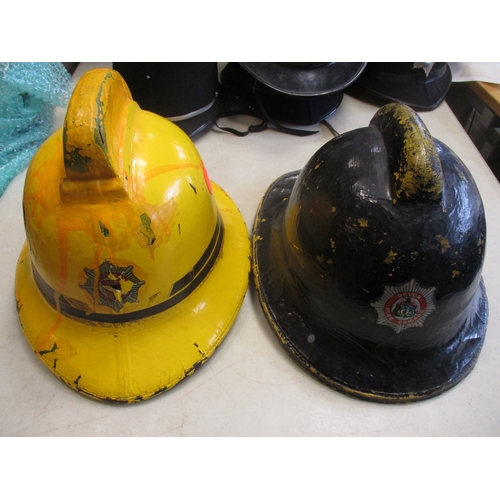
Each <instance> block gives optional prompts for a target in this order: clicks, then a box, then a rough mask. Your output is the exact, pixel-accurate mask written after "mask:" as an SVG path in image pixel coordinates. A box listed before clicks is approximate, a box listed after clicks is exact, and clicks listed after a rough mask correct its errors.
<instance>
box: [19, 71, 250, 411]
mask: <svg viewBox="0 0 500 500" xmlns="http://www.w3.org/2000/svg"><path fill="white" fill-rule="evenodd" d="M23 210H24V219H25V229H26V236H27V241H26V243H25V245H24V247H23V249H22V251H21V255H20V257H19V261H18V266H17V272H16V299H17V305H18V311H19V317H20V321H21V324H22V327H23V329H24V333H25V335H26V337H27V339H28V341H29V342H30V344H31V346H32V347H33V349H34V351H35V352H36V354H37V355H38V357H39V358H40V359H41V360H42V361H43V362H44V363H45V365H46V366H47V367H48V368H49V369H50V370H51V371H52V372H53V373H54V374H55V375H57V376H58V377H59V378H60V379H61V380H63V381H64V382H65V383H66V384H67V385H69V386H70V387H71V388H73V389H75V390H77V391H79V392H80V393H82V394H85V395H87V396H90V397H93V398H96V399H101V400H108V401H114V402H124V403H132V402H135V401H141V400H144V399H148V398H150V397H152V396H155V395H157V394H160V393H162V392H164V391H166V390H168V389H170V388H171V387H173V386H174V385H175V384H177V383H178V382H179V381H181V380H182V379H183V378H185V377H186V376H188V375H191V374H192V373H193V372H194V370H195V369H196V368H197V367H199V366H200V365H201V364H203V363H204V362H205V361H206V360H207V359H208V358H209V357H210V356H211V355H212V354H213V352H214V350H215V349H216V347H217V346H219V345H220V343H221V342H222V340H223V339H224V337H225V336H226V334H227V332H228V331H229V329H230V327H231V325H232V324H233V322H234V320H235V318H236V315H237V313H238V311H239V308H240V307H241V304H242V302H243V298H244V296H245V293H246V289H247V285H248V275H249V270H250V260H249V256H250V241H249V238H248V233H247V229H246V227H245V223H244V221H243V218H242V216H241V214H240V212H239V210H238V208H237V206H236V205H235V203H234V202H233V201H232V200H231V198H230V197H229V196H228V195H227V194H226V193H225V192H224V191H223V190H222V189H221V188H220V187H219V186H218V185H217V184H215V183H212V182H211V181H210V180H209V177H208V175H207V172H206V169H205V167H204V164H203V161H202V160H201V158H200V155H199V153H198V151H197V150H196V148H195V146H194V144H193V143H192V141H191V140H190V139H189V137H188V136H187V135H186V134H185V133H184V132H183V131H182V130H181V129H180V128H178V127H177V126H176V125H174V124H173V123H171V122H170V121H168V120H167V119H165V118H162V117H160V116H158V115H156V114H153V113H150V112H148V111H143V110H141V109H140V107H139V105H138V104H137V103H136V102H134V101H133V99H132V96H131V94H130V91H129V89H128V87H127V84H126V83H125V81H124V80H123V78H122V77H121V76H120V75H119V73H117V72H116V71H113V70H110V69H103V68H99V69H95V70H91V71H89V72H87V73H86V74H85V75H83V77H82V78H81V79H80V81H79V82H78V84H77V85H76V87H75V90H74V92H73V95H72V97H71V100H70V103H69V105H68V110H67V114H66V119H65V122H64V126H63V128H62V129H60V130H58V131H56V132H55V133H54V134H52V135H51V136H50V137H49V138H48V139H47V140H46V141H45V143H44V144H43V145H42V146H41V147H40V149H39V150H38V152H37V153H36V155H35V156H34V158H33V160H32V162H31V165H30V167H29V169H28V172H27V174H26V181H25V188H24V200H23Z"/></svg>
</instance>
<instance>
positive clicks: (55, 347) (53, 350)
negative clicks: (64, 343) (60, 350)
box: [38, 342, 57, 356]
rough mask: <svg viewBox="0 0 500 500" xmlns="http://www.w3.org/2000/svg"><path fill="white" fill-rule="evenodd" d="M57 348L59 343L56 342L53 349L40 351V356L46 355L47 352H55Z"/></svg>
mask: <svg viewBox="0 0 500 500" xmlns="http://www.w3.org/2000/svg"><path fill="white" fill-rule="evenodd" d="M56 350H57V344H56V343H55V342H54V345H53V346H52V348H51V349H48V350H44V351H38V354H40V356H44V355H45V354H50V353H51V352H55V351H56Z"/></svg>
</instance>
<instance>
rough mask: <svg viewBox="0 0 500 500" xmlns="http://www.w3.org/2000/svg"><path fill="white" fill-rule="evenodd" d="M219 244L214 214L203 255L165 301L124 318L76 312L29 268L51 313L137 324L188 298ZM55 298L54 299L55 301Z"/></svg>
mask: <svg viewBox="0 0 500 500" xmlns="http://www.w3.org/2000/svg"><path fill="white" fill-rule="evenodd" d="M223 240H224V223H223V222H222V219H221V216H220V214H218V217H217V225H216V227H215V231H214V235H213V236H212V239H211V240H210V243H209V244H208V247H207V249H206V250H205V251H204V252H203V255H202V256H201V257H200V259H199V260H198V262H197V263H196V264H195V265H194V266H193V268H192V269H191V271H189V273H187V274H186V275H185V276H184V277H182V278H181V279H180V280H178V281H177V282H176V283H174V285H173V287H172V290H171V292H170V296H169V297H168V299H167V300H165V301H164V302H161V303H159V304H156V305H154V306H152V307H148V308H146V309H141V310H140V311H134V312H129V313H125V314H99V313H87V312H85V311H83V310H81V309H77V308H76V307H74V306H72V305H71V304H70V302H69V301H68V299H66V297H65V296H64V295H62V294H58V293H57V292H56V291H55V290H54V289H53V288H52V287H51V286H50V285H48V284H47V283H46V282H45V281H44V280H43V278H42V277H41V276H40V274H39V273H38V272H37V270H36V269H35V268H34V267H33V265H32V266H31V268H32V270H33V278H34V280H35V283H36V284H37V286H38V289H39V290H40V292H41V294H42V295H43V297H44V298H45V300H46V301H47V302H48V303H49V304H50V305H51V306H52V307H53V308H54V309H55V310H57V311H60V312H61V313H62V314H64V315H66V316H70V317H74V318H81V319H84V320H87V321H95V322H99V323H126V322H128V321H137V320H140V319H144V318H147V317H149V316H153V315H154V314H158V313H160V312H163V311H166V310H167V309H169V308H171V307H173V306H175V305H177V304H178V303H179V302H181V301H182V300H184V299H185V298H186V297H188V296H189V295H190V294H191V292H193V290H194V289H195V288H196V287H197V286H198V285H199V284H200V283H201V282H202V281H203V280H204V279H205V278H206V277H207V276H208V274H209V273H210V271H211V269H212V267H213V266H214V264H215V261H216V260H217V257H218V256H219V253H220V250H221V248H222V242H223ZM57 296H58V298H57V299H56V297H57Z"/></svg>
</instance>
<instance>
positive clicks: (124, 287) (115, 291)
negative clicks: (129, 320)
mask: <svg viewBox="0 0 500 500" xmlns="http://www.w3.org/2000/svg"><path fill="white" fill-rule="evenodd" d="M133 269H134V267H133V266H128V267H119V266H115V265H114V264H111V263H110V262H108V261H107V260H105V261H104V262H103V263H102V264H101V265H100V266H99V276H98V281H97V287H96V288H97V294H98V301H99V305H104V306H107V307H110V308H111V309H113V310H114V311H115V312H120V310H121V309H122V308H123V306H124V304H126V303H127V302H139V299H138V292H139V288H140V287H141V286H142V285H144V283H145V281H141V280H139V279H138V278H137V277H136V276H135V275H134V273H133ZM84 271H85V274H86V275H87V281H86V282H85V283H84V284H83V285H80V286H81V288H83V289H84V290H86V291H87V292H88V293H89V294H90V295H91V296H92V298H93V299H94V301H95V300H96V297H95V296H94V283H95V271H94V269H87V268H84Z"/></svg>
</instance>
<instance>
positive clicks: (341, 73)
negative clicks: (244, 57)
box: [239, 62, 366, 96]
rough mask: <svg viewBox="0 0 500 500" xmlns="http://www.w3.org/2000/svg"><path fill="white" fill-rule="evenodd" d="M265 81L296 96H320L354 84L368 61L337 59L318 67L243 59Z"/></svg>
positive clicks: (247, 66) (253, 73)
mask: <svg viewBox="0 0 500 500" xmlns="http://www.w3.org/2000/svg"><path fill="white" fill-rule="evenodd" d="M239 64H240V65H241V66H242V67H243V68H245V69H246V70H247V71H248V72H249V73H250V74H251V75H252V76H253V77H254V78H256V79H257V80H259V81H260V82H262V83H263V84H264V85H267V86H268V87H270V88H272V89H274V90H277V91H278V92H283V93H285V94H290V95H295V96H319V95H324V94H330V93H332V92H338V91H340V90H343V89H345V88H346V87H348V86H349V85H351V84H352V83H353V82H354V81H355V80H356V79H357V78H358V77H359V76H360V75H361V73H362V71H363V69H364V68H365V66H366V63H359V62H352V63H350V62H336V63H329V64H324V65H319V66H316V67H303V66H299V67H296V66H294V65H287V64H282V63H275V62H266V63H252V62H245V63H239Z"/></svg>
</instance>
